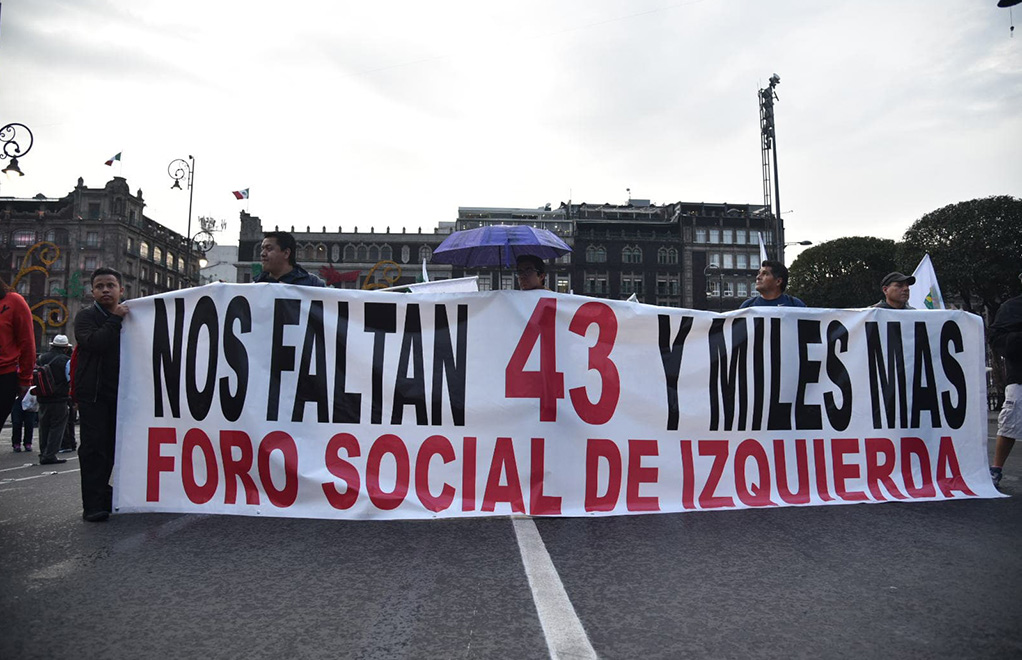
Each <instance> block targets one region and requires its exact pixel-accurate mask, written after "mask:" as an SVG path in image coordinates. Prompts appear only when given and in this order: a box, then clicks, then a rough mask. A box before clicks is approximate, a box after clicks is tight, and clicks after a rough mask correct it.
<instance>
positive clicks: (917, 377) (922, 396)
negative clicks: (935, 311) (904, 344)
mask: <svg viewBox="0 0 1022 660" xmlns="http://www.w3.org/2000/svg"><path fill="white" fill-rule="evenodd" d="M914 349H915V356H916V359H915V367H914V369H913V370H912V428H914V429H917V428H919V418H920V417H921V416H922V411H923V410H929V411H930V426H931V428H937V427H938V426H940V410H939V408H940V406H939V404H938V403H937V379H936V378H935V377H934V375H933V356H932V355H930V337H929V335H928V334H927V332H926V322H925V321H916V323H915V346H914ZM924 381H925V384H924Z"/></svg>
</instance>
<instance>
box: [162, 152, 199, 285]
mask: <svg viewBox="0 0 1022 660" xmlns="http://www.w3.org/2000/svg"><path fill="white" fill-rule="evenodd" d="M188 161H191V163H190V164H189V162H188ZM188 161H186V160H184V159H183V158H177V159H175V160H172V161H170V165H167V174H169V175H170V178H171V179H174V184H173V185H172V186H171V187H170V189H171V190H181V179H185V186H186V187H187V188H188V232H187V233H186V234H185V238H186V239H187V241H188V247H187V249H186V250H185V282H186V283H187V284H189V285H190V284H191V282H192V194H193V189H192V179H193V177H194V175H195V157H194V156H191V155H189V156H188Z"/></svg>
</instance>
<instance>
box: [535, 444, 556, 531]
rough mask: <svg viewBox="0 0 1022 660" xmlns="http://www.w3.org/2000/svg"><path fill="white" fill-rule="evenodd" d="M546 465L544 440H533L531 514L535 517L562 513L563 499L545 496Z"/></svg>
mask: <svg viewBox="0 0 1022 660" xmlns="http://www.w3.org/2000/svg"><path fill="white" fill-rule="evenodd" d="M545 465H546V459H545V456H544V453H543V438H533V439H532V473H531V475H530V479H529V514H530V515H533V516H556V515H559V514H560V513H561V498H560V497H555V496H553V495H544V494H543V473H544V471H545V470H544V467H545Z"/></svg>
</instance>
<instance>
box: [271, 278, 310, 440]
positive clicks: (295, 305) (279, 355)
mask: <svg viewBox="0 0 1022 660" xmlns="http://www.w3.org/2000/svg"><path fill="white" fill-rule="evenodd" d="M301 308H302V301H301V300H297V299H294V298H277V299H276V300H274V301H273V345H272V346H271V347H270V393H269V396H267V397H266V420H267V421H270V422H275V421H277V415H278V412H279V408H280V376H281V374H282V373H284V372H285V371H294V370H295V347H294V346H285V345H284V326H285V325H298V312H299V311H300V310H301Z"/></svg>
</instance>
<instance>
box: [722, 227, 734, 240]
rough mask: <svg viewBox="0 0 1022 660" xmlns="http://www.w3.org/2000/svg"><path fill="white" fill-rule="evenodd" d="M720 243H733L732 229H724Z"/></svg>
mask: <svg viewBox="0 0 1022 660" xmlns="http://www.w3.org/2000/svg"><path fill="white" fill-rule="evenodd" d="M720 242H721V243H731V242H733V241H732V238H731V230H730V229H724V230H723V231H721V239H720Z"/></svg>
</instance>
